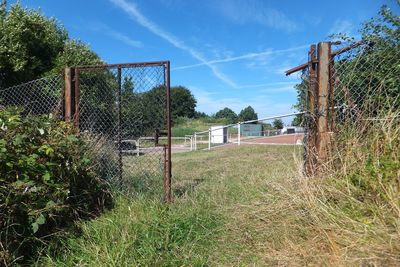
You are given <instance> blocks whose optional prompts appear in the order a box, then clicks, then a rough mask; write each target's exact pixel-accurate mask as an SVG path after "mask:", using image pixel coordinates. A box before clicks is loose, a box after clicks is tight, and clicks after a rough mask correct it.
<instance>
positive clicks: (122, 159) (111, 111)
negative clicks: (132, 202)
mask: <svg viewBox="0 0 400 267" xmlns="http://www.w3.org/2000/svg"><path fill="white" fill-rule="evenodd" d="M165 72H166V69H165V66H164V65H162V64H161V65H158V66H139V67H138V66H125V67H106V68H104V67H100V68H81V69H79V90H80V104H79V128H80V131H81V132H84V133H86V134H87V135H88V137H89V138H90V139H91V140H92V142H91V143H92V144H93V146H94V147H96V149H94V151H96V153H95V157H96V158H97V159H98V160H97V162H98V166H97V169H98V170H99V171H100V172H101V175H102V176H103V177H107V179H109V180H111V181H114V184H117V185H118V186H119V187H120V188H123V189H125V190H126V189H128V191H130V192H143V191H157V190H162V183H163V177H164V173H165V170H166V162H165V158H166V152H167V151H166V146H165V145H166V142H165V141H164V142H162V141H161V140H160V137H161V135H162V133H165V132H166V130H167V126H168V125H167V106H166V104H167V90H168V89H167V87H166V80H165Z"/></svg>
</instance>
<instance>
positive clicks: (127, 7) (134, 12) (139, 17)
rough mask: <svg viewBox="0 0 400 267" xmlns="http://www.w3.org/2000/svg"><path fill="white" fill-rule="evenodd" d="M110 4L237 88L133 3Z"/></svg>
mask: <svg viewBox="0 0 400 267" xmlns="http://www.w3.org/2000/svg"><path fill="white" fill-rule="evenodd" d="M109 1H110V2H111V3H113V4H114V5H116V6H117V7H119V8H121V9H122V10H123V11H125V12H126V13H127V14H128V15H129V16H130V17H131V18H132V19H133V20H135V21H136V22H137V23H139V24H140V25H142V26H143V27H145V28H146V29H148V30H149V31H151V32H152V33H154V34H155V35H157V36H159V37H160V38H162V39H164V40H165V41H167V42H169V43H170V44H172V45H173V46H175V47H176V48H178V49H181V50H183V51H186V52H188V53H189V54H190V55H191V56H192V57H193V58H195V59H197V60H198V61H200V62H201V63H202V64H203V65H205V66H207V67H208V68H209V69H210V70H211V71H212V73H213V74H214V75H215V76H216V77H217V78H218V79H220V80H221V81H223V82H224V83H226V84H228V85H229V86H231V87H233V88H237V84H236V83H235V82H233V81H232V80H231V79H230V78H229V77H227V76H226V75H225V74H223V73H222V72H220V71H219V69H218V68H217V67H216V66H213V65H212V64H210V63H208V60H207V59H206V58H205V57H204V56H203V55H202V54H201V53H200V52H198V51H197V50H195V49H194V48H192V47H190V46H188V45H186V44H185V43H184V42H183V41H182V40H180V39H179V38H177V37H176V36H174V35H173V34H171V33H169V32H166V31H164V30H163V29H161V28H160V27H159V26H158V25H157V24H155V23H154V22H152V21H151V20H149V19H148V18H147V17H145V16H144V15H143V14H142V13H141V12H140V11H139V10H138V8H137V7H136V5H135V4H134V3H130V2H127V1H126V0H109Z"/></svg>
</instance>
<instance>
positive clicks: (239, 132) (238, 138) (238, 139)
mask: <svg viewBox="0 0 400 267" xmlns="http://www.w3.org/2000/svg"><path fill="white" fill-rule="evenodd" d="M238 146H240V122H238Z"/></svg>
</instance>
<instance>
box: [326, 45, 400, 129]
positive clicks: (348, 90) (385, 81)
mask: <svg viewBox="0 0 400 267" xmlns="http://www.w3.org/2000/svg"><path fill="white" fill-rule="evenodd" d="M343 45H348V44H343ZM331 63H332V66H333V68H332V74H331V84H332V87H333V98H332V106H335V107H337V108H336V109H335V112H334V118H332V119H331V120H332V123H336V124H339V125H340V124H343V123H351V122H356V121H358V122H360V121H362V120H368V119H372V118H377V117H379V116H382V115H384V114H385V113H387V112H389V111H394V110H398V109H399V107H400V67H399V66H400V47H399V45H388V44H385V45H382V44H381V43H379V42H378V43H373V42H365V43H364V44H362V45H360V46H359V47H357V48H353V49H351V50H350V51H348V52H346V53H343V54H340V55H337V56H335V57H334V59H333V62H331Z"/></svg>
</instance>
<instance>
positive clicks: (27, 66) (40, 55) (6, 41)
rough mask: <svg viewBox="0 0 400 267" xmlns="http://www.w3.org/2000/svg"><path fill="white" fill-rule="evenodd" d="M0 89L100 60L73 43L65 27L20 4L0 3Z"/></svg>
mask: <svg viewBox="0 0 400 267" xmlns="http://www.w3.org/2000/svg"><path fill="white" fill-rule="evenodd" d="M0 40H1V42H0V86H2V87H9V86H12V85H15V84H19V83H23V82H27V81H30V80H33V79H37V78H40V77H43V76H45V75H47V74H49V73H59V72H60V71H61V70H62V68H64V67H65V66H66V65H70V66H71V65H80V64H97V63H99V62H101V60H100V57H99V56H98V55H97V54H96V53H94V52H93V51H91V50H90V49H89V47H88V46H86V45H85V44H83V43H81V42H79V41H76V40H72V39H70V38H69V36H68V33H67V31H66V29H65V28H64V26H63V25H62V24H61V23H60V22H59V21H58V20H56V19H55V18H48V17H46V16H44V15H43V14H42V13H41V12H40V11H37V10H32V9H27V8H23V7H22V6H21V5H20V4H19V3H17V4H15V5H12V6H11V7H10V9H9V10H8V9H7V8H6V1H5V0H3V1H1V3H0Z"/></svg>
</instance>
